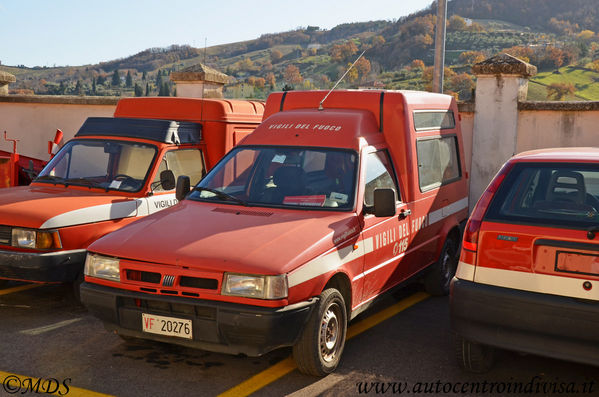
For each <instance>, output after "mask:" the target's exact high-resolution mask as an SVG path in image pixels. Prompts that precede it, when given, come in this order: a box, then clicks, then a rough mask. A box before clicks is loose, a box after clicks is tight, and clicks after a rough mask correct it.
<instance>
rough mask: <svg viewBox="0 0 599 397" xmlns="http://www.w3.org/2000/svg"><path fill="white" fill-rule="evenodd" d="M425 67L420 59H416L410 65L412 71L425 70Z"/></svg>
mask: <svg viewBox="0 0 599 397" xmlns="http://www.w3.org/2000/svg"><path fill="white" fill-rule="evenodd" d="M424 67H425V65H424V62H423V61H422V60H420V59H414V60H413V61H412V63H411V64H410V69H411V70H420V71H421V70H423V69H424Z"/></svg>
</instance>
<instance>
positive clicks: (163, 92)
mask: <svg viewBox="0 0 599 397" xmlns="http://www.w3.org/2000/svg"><path fill="white" fill-rule="evenodd" d="M170 95H171V89H170V87H169V86H168V83H167V82H166V81H165V82H164V83H162V85H161V86H160V90H159V91H158V96H170Z"/></svg>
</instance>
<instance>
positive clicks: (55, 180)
mask: <svg viewBox="0 0 599 397" xmlns="http://www.w3.org/2000/svg"><path fill="white" fill-rule="evenodd" d="M45 181H48V182H52V183H54V185H56V184H57V183H61V184H64V183H65V179H64V178H61V177H59V176H55V175H42V176H38V177H37V178H35V179H34V180H33V182H45Z"/></svg>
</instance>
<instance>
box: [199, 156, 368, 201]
mask: <svg viewBox="0 0 599 397" xmlns="http://www.w3.org/2000/svg"><path fill="white" fill-rule="evenodd" d="M357 158H358V156H357V154H356V153H355V152H352V151H349V150H339V149H320V148H297V147H270V146H269V147H240V148H236V149H234V150H232V151H231V152H230V153H229V154H228V155H227V156H226V157H225V159H224V160H223V161H221V162H220V163H219V164H218V165H217V166H216V167H215V168H214V169H213V170H212V171H211V172H210V173H209V174H208V175H207V176H206V177H205V178H204V179H203V180H202V181H200V183H199V184H198V185H197V186H196V187H195V188H194V191H193V192H192V193H191V194H190V195H189V198H190V199H192V200H201V201H204V200H206V201H220V202H231V203H235V204H243V205H263V206H283V207H311V208H316V207H320V208H331V209H346V210H347V209H351V208H353V202H354V196H355V194H354V192H355V180H356V165H357Z"/></svg>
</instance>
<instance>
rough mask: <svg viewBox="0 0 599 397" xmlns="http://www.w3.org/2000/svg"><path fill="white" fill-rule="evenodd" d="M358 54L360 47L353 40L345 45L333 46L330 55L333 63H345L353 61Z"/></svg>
mask: <svg viewBox="0 0 599 397" xmlns="http://www.w3.org/2000/svg"><path fill="white" fill-rule="evenodd" d="M356 52H358V47H357V46H356V44H355V43H354V42H353V41H352V40H349V41H346V42H345V43H343V44H333V46H331V49H330V50H329V55H330V57H331V60H332V61H333V62H344V61H346V60H349V59H351V58H352V56H353V55H354V54H355V53H356Z"/></svg>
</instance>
